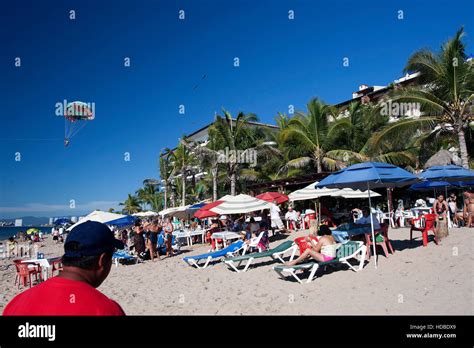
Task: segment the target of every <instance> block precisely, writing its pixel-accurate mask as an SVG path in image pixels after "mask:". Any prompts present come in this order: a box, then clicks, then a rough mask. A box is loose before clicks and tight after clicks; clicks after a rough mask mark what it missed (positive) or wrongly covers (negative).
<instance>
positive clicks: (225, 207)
mask: <svg viewBox="0 0 474 348" xmlns="http://www.w3.org/2000/svg"><path fill="white" fill-rule="evenodd" d="M222 198H225V199H224V202H223V203H221V204H219V205H218V206H215V207H214V208H211V209H210V211H212V212H214V213H217V214H220V215H223V214H226V215H228V214H245V213H250V212H252V211H259V210H263V209H270V207H271V205H272V204H271V203H268V202H267V201H264V200H262V199H258V198H255V197H252V196H249V195H244V194H240V195H237V196H225V197H222ZM222 198H221V199H220V200H222Z"/></svg>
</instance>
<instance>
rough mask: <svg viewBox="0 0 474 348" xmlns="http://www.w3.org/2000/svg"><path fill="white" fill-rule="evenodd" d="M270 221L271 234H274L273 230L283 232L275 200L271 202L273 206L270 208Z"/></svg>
mask: <svg viewBox="0 0 474 348" xmlns="http://www.w3.org/2000/svg"><path fill="white" fill-rule="evenodd" d="M270 219H271V222H272V234H275V228H278V229H279V230H285V226H284V225H283V222H282V221H281V218H280V207H279V206H278V205H277V202H276V200H275V201H273V204H272V205H271V207H270Z"/></svg>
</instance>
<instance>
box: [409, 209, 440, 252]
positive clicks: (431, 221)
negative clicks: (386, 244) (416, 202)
mask: <svg viewBox="0 0 474 348" xmlns="http://www.w3.org/2000/svg"><path fill="white" fill-rule="evenodd" d="M417 221H421V227H416V222H417ZM435 221H436V215H435V214H425V215H422V216H420V217H419V218H415V219H411V221H410V224H411V227H410V242H411V241H412V240H413V231H417V232H421V235H422V238H423V246H424V247H425V246H427V245H428V232H429V231H431V232H433V234H434V241H435V243H436V245H438V238H436V232H435Z"/></svg>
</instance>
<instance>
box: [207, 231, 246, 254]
mask: <svg viewBox="0 0 474 348" xmlns="http://www.w3.org/2000/svg"><path fill="white" fill-rule="evenodd" d="M240 237H241V236H240V234H238V233H235V232H230V231H223V232H214V233H213V234H212V236H211V238H212V239H222V240H223V241H224V243H225V242H227V241H229V240H233V239H240ZM215 245H216V250H219V243H216V244H215Z"/></svg>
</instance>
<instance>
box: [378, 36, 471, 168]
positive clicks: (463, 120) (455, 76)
mask: <svg viewBox="0 0 474 348" xmlns="http://www.w3.org/2000/svg"><path fill="white" fill-rule="evenodd" d="M463 36H464V29H463V28H461V29H459V30H458V31H457V33H456V35H455V36H454V38H452V39H450V40H448V41H447V42H446V43H445V44H444V45H443V46H442V47H441V50H440V52H439V53H433V52H432V51H429V50H427V49H422V50H420V51H418V52H416V53H414V54H413V55H412V56H411V57H410V58H409V59H408V62H407V65H406V67H405V69H404V70H405V71H406V72H408V71H418V72H420V85H419V86H414V87H407V88H402V89H399V90H395V91H394V92H393V94H392V102H393V101H396V102H405V101H406V102H416V103H419V105H420V107H421V112H422V116H420V117H419V118H402V119H401V120H400V121H398V122H394V123H393V124H391V125H390V126H389V127H386V128H384V129H383V130H381V131H380V132H378V133H377V134H376V136H374V138H373V139H372V145H373V146H377V145H379V144H380V143H381V142H383V141H385V140H386V139H396V138H405V139H406V138H408V137H410V136H411V135H412V134H414V133H415V132H417V130H418V129H419V128H420V127H425V128H429V131H430V132H434V133H438V134H440V133H452V134H455V135H456V136H457V143H458V146H459V150H460V155H461V156H460V157H461V162H462V165H463V167H465V168H468V167H469V152H468V147H467V143H466V130H467V129H468V126H469V123H470V122H472V121H473V120H474V110H473V105H474V64H473V62H472V60H471V61H468V60H467V56H466V53H465V45H464V43H463V42H462V38H463Z"/></svg>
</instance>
